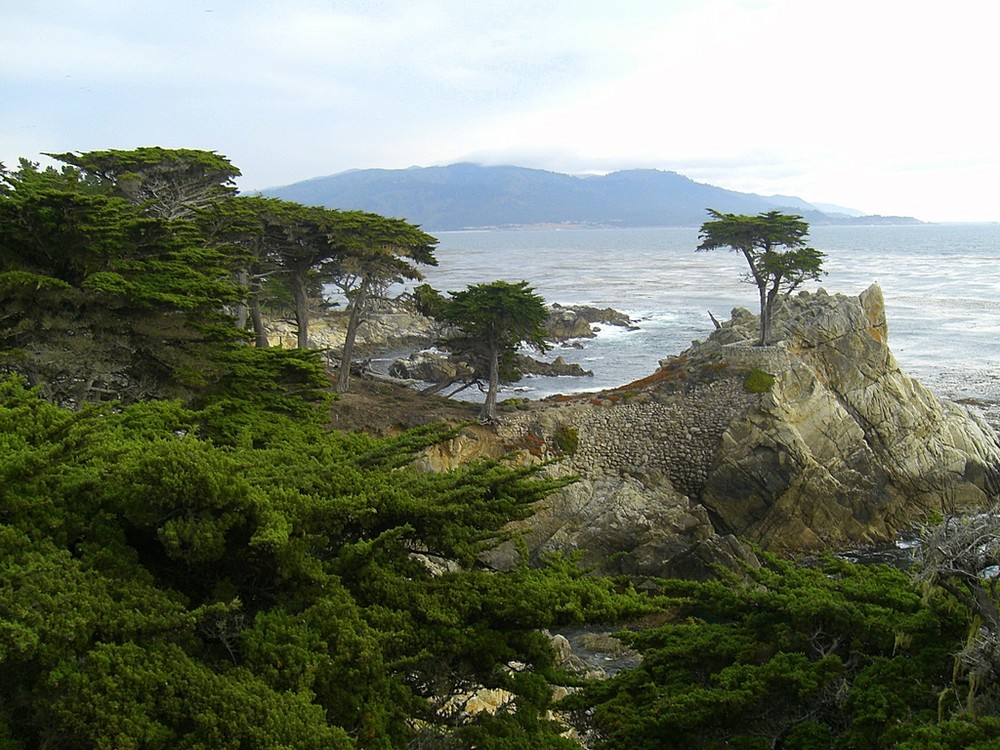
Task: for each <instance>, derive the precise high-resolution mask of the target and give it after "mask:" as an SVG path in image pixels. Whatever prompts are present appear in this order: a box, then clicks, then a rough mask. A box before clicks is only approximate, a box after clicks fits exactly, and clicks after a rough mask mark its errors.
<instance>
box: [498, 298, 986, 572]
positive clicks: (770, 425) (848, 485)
mask: <svg viewBox="0 0 1000 750" xmlns="http://www.w3.org/2000/svg"><path fill="white" fill-rule="evenodd" d="M756 326H757V319H756V316H754V315H751V314H750V313H748V312H747V311H745V310H734V311H733V318H732V320H730V321H728V322H727V323H725V324H723V325H722V326H721V327H720V328H719V329H718V330H717V331H716V332H715V333H714V334H713V335H712V336H711V337H710V338H709V340H708V341H705V342H695V344H694V345H693V346H692V347H691V348H690V349H688V350H687V351H686V352H684V353H683V354H682V355H680V356H678V357H674V358H671V359H669V360H665V361H664V362H662V363H661V369H660V370H659V371H658V372H657V373H655V374H654V375H652V376H650V377H649V378H646V379H644V380H643V381H638V382H637V383H635V384H632V385H631V386H628V387H625V388H623V389H620V390H618V391H615V392H608V393H603V394H598V395H596V396H590V397H588V398H587V400H580V399H550V400H548V401H546V402H542V403H541V404H539V405H538V408H536V409H535V410H533V411H530V412H527V413H525V414H519V415H517V416H516V417H513V418H511V419H510V420H509V421H508V423H507V424H505V425H504V426H503V427H502V429H501V432H500V437H501V439H502V440H505V441H506V442H507V443H508V444H511V445H517V444H518V441H521V443H522V444H525V445H529V446H531V448H532V450H533V452H534V453H535V454H537V455H539V456H541V457H546V456H551V455H556V454H558V453H559V448H558V446H559V440H558V439H557V436H558V435H559V434H562V435H565V434H566V433H567V431H572V432H573V434H574V435H575V436H576V437H577V445H576V447H575V450H574V452H573V455H572V456H569V457H567V460H566V461H565V462H564V464H563V465H562V468H561V469H560V470H562V471H572V472H574V473H576V474H578V475H580V476H581V477H582V478H583V481H581V482H580V483H579V484H577V485H574V486H572V487H570V488H567V489H565V490H563V491H561V492H559V493H556V494H555V495H554V496H552V497H550V498H547V499H546V501H544V503H542V504H541V506H540V509H539V510H540V512H539V514H538V515H536V516H535V517H534V518H533V519H529V520H528V521H525V522H523V523H522V524H521V530H522V531H523V533H524V535H525V539H526V541H527V543H528V547H529V550H530V551H531V554H532V555H533V556H538V555H541V554H544V553H545V552H552V551H572V550H583V551H584V559H585V561H588V562H590V563H592V564H595V565H597V566H598V568H599V569H602V570H605V571H607V572H628V573H636V574H650V575H677V574H695V575H697V574H698V572H699V566H700V569H701V570H702V571H703V570H704V566H705V565H706V564H708V563H712V562H725V560H726V559H728V558H731V557H733V556H737V557H744V558H746V557H748V555H749V551H748V549H747V548H746V547H745V545H743V543H742V542H741V541H738V540H739V539H747V540H750V541H753V542H757V543H759V544H761V545H762V546H763V547H764V548H765V549H772V550H776V551H796V550H814V549H820V548H826V547H834V548H838V547H840V548H843V547H846V546H853V545H862V544H866V543H878V542H887V541H891V540H892V539H893V538H894V537H895V536H896V535H897V534H898V533H899V532H900V531H902V530H905V529H906V528H908V527H909V526H911V525H912V524H914V523H915V522H917V521H919V520H921V519H923V518H925V517H926V516H927V515H928V514H929V513H931V512H935V511H937V512H945V513H949V512H953V511H958V510H968V509H974V508H983V507H986V506H988V505H989V504H990V502H991V500H992V499H993V498H995V496H996V494H997V491H998V488H1000V482H998V471H1000V443H998V440H997V436H996V434H995V433H994V432H993V431H992V430H991V429H990V428H989V427H988V426H987V425H986V424H985V422H984V421H983V420H982V419H981V418H979V417H977V416H976V415H974V414H971V413H969V412H968V411H967V410H965V409H964V408H962V407H960V406H957V405H955V404H951V403H948V402H944V401H942V400H941V399H939V398H938V397H937V396H935V395H934V394H933V393H931V392H930V391H929V390H927V389H926V388H925V387H923V386H922V385H921V384H920V383H918V382H917V381H915V380H914V379H912V378H910V377H908V376H907V375H906V374H905V373H903V372H902V371H901V370H900V369H899V366H898V365H897V363H896V360H895V358H894V357H893V355H892V352H891V351H890V350H889V347H888V343H887V342H888V339H889V330H888V324H887V322H886V319H885V311H884V304H883V298H882V292H881V290H880V289H879V288H878V287H877V286H872V287H870V288H869V289H867V290H865V291H864V292H863V293H862V294H861V295H859V296H857V297H848V296H844V295H828V294H826V293H825V292H822V291H820V292H817V293H813V294H809V293H802V294H800V295H798V296H797V297H794V298H791V299H788V300H786V301H785V302H784V304H783V306H782V308H781V309H780V310H779V311H778V313H777V315H776V320H775V333H776V334H777V335H776V338H777V339H778V343H777V344H776V345H774V346H770V347H764V348H762V347H755V346H752V345H751V343H752V341H753V340H754V338H755V336H756ZM754 369H759V370H762V371H764V372H766V373H769V374H770V375H772V376H773V378H774V381H773V385H771V386H770V387H769V388H765V389H763V392H761V393H750V392H748V391H747V389H746V388H745V387H744V380H745V378H746V375H747V373H748V372H750V371H751V370H754ZM510 553H511V547H509V546H508V547H506V548H501V549H500V550H498V551H497V552H496V553H495V554H494V555H493V556H492V558H491V561H492V562H493V563H494V564H497V565H499V566H501V567H502V566H503V565H505V564H508V562H509V561H507V562H505V560H506V558H505V555H508V556H509V554H510Z"/></svg>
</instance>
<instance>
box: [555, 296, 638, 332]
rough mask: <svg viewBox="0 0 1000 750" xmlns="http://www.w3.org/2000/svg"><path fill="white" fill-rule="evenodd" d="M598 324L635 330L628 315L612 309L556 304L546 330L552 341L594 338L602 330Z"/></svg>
mask: <svg viewBox="0 0 1000 750" xmlns="http://www.w3.org/2000/svg"><path fill="white" fill-rule="evenodd" d="M597 323H603V324H606V325H611V326H620V327H623V328H629V329H634V328H635V326H634V325H633V324H632V320H631V319H630V318H629V316H628V315H626V314H625V313H623V312H619V311H618V310H615V309H612V308H610V307H591V306H589V305H560V304H559V303H554V304H553V305H552V307H551V308H550V309H549V317H548V319H547V320H546V321H545V330H546V331H548V334H549V338H550V339H551V340H552V341H569V340H570V339H580V338H593V337H594V336H596V335H597V332H598V331H599V330H600V328H599V327H598V326H596V325H595V324H597Z"/></svg>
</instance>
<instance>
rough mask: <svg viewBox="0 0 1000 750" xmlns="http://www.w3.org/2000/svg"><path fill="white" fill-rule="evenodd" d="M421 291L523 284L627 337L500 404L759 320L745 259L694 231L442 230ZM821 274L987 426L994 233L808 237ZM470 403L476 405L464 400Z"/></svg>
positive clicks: (997, 369)
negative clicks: (870, 310) (721, 324)
mask: <svg viewBox="0 0 1000 750" xmlns="http://www.w3.org/2000/svg"><path fill="white" fill-rule="evenodd" d="M435 236H436V237H437V238H438V239H439V240H440V245H439V246H438V250H437V253H436V255H437V258H438V262H439V265H438V267H436V268H431V269H429V270H428V272H427V273H426V277H427V278H426V281H427V282H428V283H430V284H431V285H432V286H433V287H435V288H436V289H439V290H442V291H457V290H459V289H463V288H465V287H466V286H467V285H469V284H475V283H482V282H488V281H494V280H498V279H503V280H507V281H520V280H522V279H523V280H526V281H528V282H529V283H530V284H531V285H532V286H533V287H534V289H535V290H536V291H537V292H538V293H539V294H541V295H542V296H543V297H544V298H545V300H546V301H547V302H549V303H552V302H558V303H561V304H587V305H594V306H598V307H613V308H615V309H617V310H621V311H622V312H625V313H628V314H629V315H630V316H631V317H632V319H633V321H634V322H635V324H636V325H637V326H638V329H637V330H634V331H626V330H624V329H621V328H617V327H614V326H604V327H602V330H601V331H600V333H599V334H598V336H597V337H596V338H594V339H588V340H583V341H581V342H579V343H580V344H582V347H581V348H571V347H560V348H557V349H555V350H553V351H552V352H549V354H548V355H547V356H548V358H550V359H551V358H553V357H555V356H556V355H562V356H563V357H564V358H565V359H566V360H567V361H569V362H576V363H579V364H580V365H582V366H583V367H584V368H585V369H588V370H593V372H594V376H593V377H590V378H566V377H563V378H543V377H529V378H525V379H524V380H522V381H521V382H520V383H518V384H516V385H515V386H511V387H510V388H508V389H507V390H506V391H505V393H504V394H503V396H506V397H511V396H524V397H528V398H542V397H544V396H547V395H551V394H553V393H575V392H581V391H595V390H600V389H603V388H610V387H615V386H619V385H623V384H625V383H628V382H630V381H633V380H636V379H638V378H641V377H644V376H645V375H648V374H650V373H652V372H653V371H654V370H655V369H656V368H657V366H658V363H659V361H660V360H661V359H664V358H666V357H668V356H670V355H673V354H678V353H680V352H681V351H683V350H684V349H686V348H687V347H688V346H690V344H691V342H692V341H693V340H695V339H705V338H707V336H708V335H709V334H710V333H711V332H712V330H713V328H714V326H713V324H712V321H711V319H710V318H709V311H711V313H712V314H713V315H715V317H716V318H718V319H719V320H725V319H728V318H729V317H730V311H731V310H732V309H733V308H734V307H745V308H747V309H749V310H751V311H753V312H756V311H757V309H758V303H757V292H756V287H754V286H753V285H752V284H748V283H745V282H743V281H741V277H742V274H743V273H744V271H745V267H746V262H745V260H744V259H743V258H742V256H740V255H738V254H736V253H733V252H728V251H725V250H716V251H713V252H696V251H695V248H696V247H697V245H698V230H697V229H695V228H650V229H562V230H554V229H552V230H549V229H546V230H529V229H522V230H495V231H464V232H442V233H438V234H436V235H435ZM809 241H810V244H811V245H812V246H813V247H815V248H817V249H819V250H822V251H824V252H825V253H826V254H827V257H826V261H825V268H826V270H827V272H828V273H827V275H826V276H824V277H823V279H822V280H821V281H820V282H818V283H811V284H808V285H806V286H805V287H803V288H806V289H816V288H818V287H823V288H824V289H826V291H828V292H829V293H831V294H834V293H838V292H840V293H844V294H850V295H856V294H859V293H860V292H861V291H863V290H864V289H865V288H866V287H868V285H869V284H871V283H873V282H878V283H879V284H880V285H881V287H882V290H883V293H884V295H885V301H886V316H887V318H888V323H889V346H890V348H891V349H892V351H893V354H894V355H895V356H896V359H897V361H898V362H899V364H900V367H901V368H902V369H903V370H904V371H905V372H907V373H908V374H910V375H912V376H915V377H917V378H918V379H919V380H921V381H922V382H923V383H924V384H925V385H927V386H928V387H930V388H931V389H932V390H933V391H934V392H936V393H937V394H938V395H940V396H942V397H944V398H949V399H952V400H957V401H960V402H963V403H967V404H968V405H970V407H971V408H975V409H978V410H980V411H981V412H982V413H983V414H984V415H985V416H986V417H987V419H988V420H989V421H990V422H991V423H992V424H993V425H994V426H995V427H997V426H1000V224H921V225H913V226H864V227H840V226H837V227H825V226H817V227H812V229H811V232H810V237H809ZM466 397H468V398H479V397H480V396H479V395H478V394H467V395H466Z"/></svg>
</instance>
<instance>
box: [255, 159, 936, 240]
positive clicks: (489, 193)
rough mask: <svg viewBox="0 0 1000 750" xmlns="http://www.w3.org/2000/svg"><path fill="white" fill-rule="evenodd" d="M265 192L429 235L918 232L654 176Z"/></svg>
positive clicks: (471, 177)
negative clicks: (751, 220) (734, 219)
mask: <svg viewBox="0 0 1000 750" xmlns="http://www.w3.org/2000/svg"><path fill="white" fill-rule="evenodd" d="M262 192H263V194H264V195H267V196H273V197H278V198H283V199H285V200H291V201H296V202H298V203H303V204H306V205H322V206H326V207H329V208H338V209H344V210H352V209H357V210H363V211H372V212H375V213H379V214H383V215H385V216H393V217H398V218H403V219H406V220H407V221H411V222H414V223H417V224H420V225H421V226H423V227H425V228H426V229H429V230H432V231H435V230H436V231H447V230H456V229H470V228H487V227H515V226H537V225H553V224H554V225H584V226H588V225H589V226H620V227H664V226H700V225H701V224H702V222H704V221H705V219H706V218H707V215H706V213H705V210H706V209H707V208H714V209H717V210H719V211H723V212H726V213H740V214H756V213H760V212H762V211H771V210H781V211H785V212H788V213H795V214H799V215H801V216H802V217H803V218H805V220H806V221H808V222H809V223H810V224H816V225H820V224H886V223H906V224H912V223H917V220H916V219H913V218H910V217H899V216H894V217H887V216H863V215H862V214H861V212H860V211H856V210H854V209H850V208H844V207H840V206H833V205H829V204H815V203H809V202H807V201H805V200H803V199H801V198H796V197H794V196H782V195H773V196H762V195H755V194H752V193H739V192H736V191H733V190H726V189H723V188H719V187H715V186H714V185H708V184H705V183H700V182H695V181H694V180H691V179H689V178H688V177H685V176H683V175H680V174H677V173H676V172H666V171H660V170H655V169H631V170H626V171H621V172H612V173H610V174H607V175H600V176H597V175H586V176H574V175H568V174H561V173H558V172H549V171H545V170H541V169H528V168H525V167H514V166H489V167H487V166H480V165H477V164H451V165H448V166H442V167H411V168H409V169H358V170H351V171H348V172H342V173H340V174H335V175H329V176H327V177H316V178H313V179H310V180H304V181H302V182H296V183H294V184H291V185H286V186H283V187H275V188H269V189H267V190H264V191H262Z"/></svg>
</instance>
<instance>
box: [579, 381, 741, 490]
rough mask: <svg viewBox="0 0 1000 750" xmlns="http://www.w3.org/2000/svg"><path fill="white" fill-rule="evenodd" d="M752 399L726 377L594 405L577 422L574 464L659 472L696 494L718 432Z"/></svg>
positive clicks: (597, 469)
mask: <svg viewBox="0 0 1000 750" xmlns="http://www.w3.org/2000/svg"><path fill="white" fill-rule="evenodd" d="M757 398H759V397H758V396H754V395H752V394H749V393H747V392H746V391H745V390H744V389H743V385H742V380H741V379H740V378H738V377H726V378H722V379H719V380H717V381H714V382H709V383H704V384H700V385H695V386H693V387H691V388H690V389H688V390H687V392H685V393H683V394H676V395H675V396H674V397H673V398H671V399H670V400H669V401H666V402H658V401H645V402H637V403H618V404H609V405H607V406H604V407H601V408H597V409H594V410H593V411H592V412H591V413H590V414H589V415H588V416H587V417H586V418H585V420H584V421H583V422H582V424H580V425H579V428H578V429H579V438H580V443H579V448H578V450H577V453H576V454H575V455H574V457H573V461H572V464H573V468H574V469H576V470H578V471H580V472H581V473H586V474H589V475H590V476H595V475H601V474H604V475H612V476H614V475H617V476H628V475H634V474H661V475H663V476H665V477H666V478H667V479H669V480H670V483H671V484H672V485H673V487H674V489H676V490H677V491H678V492H681V493H682V494H684V495H687V496H688V497H689V498H697V497H698V496H699V494H700V493H701V489H702V487H703V486H704V484H705V480H706V479H707V477H708V472H709V469H710V467H711V464H712V461H713V459H714V457H715V454H716V452H717V450H718V447H719V441H720V439H721V437H722V433H723V432H724V431H725V429H726V428H727V427H728V426H729V423H730V422H731V421H732V420H733V418H734V417H736V416H737V415H739V414H741V413H742V412H743V411H745V410H746V408H747V407H748V405H749V404H750V403H752V402H753V401H754V400H755V399H757Z"/></svg>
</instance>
